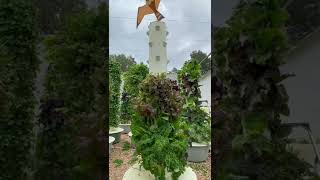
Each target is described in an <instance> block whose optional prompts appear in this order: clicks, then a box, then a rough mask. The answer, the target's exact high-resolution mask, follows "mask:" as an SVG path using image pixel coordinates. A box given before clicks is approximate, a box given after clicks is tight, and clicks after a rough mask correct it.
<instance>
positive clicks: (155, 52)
mask: <svg viewBox="0 0 320 180" xmlns="http://www.w3.org/2000/svg"><path fill="white" fill-rule="evenodd" d="M168 34H169V33H168V32H167V28H166V25H165V23H164V22H161V21H155V22H152V23H150V25H149V31H148V32H147V35H148V36H149V60H148V64H149V68H150V73H151V74H158V73H166V72H167V65H168V63H169V60H168V58H167V35H168Z"/></svg>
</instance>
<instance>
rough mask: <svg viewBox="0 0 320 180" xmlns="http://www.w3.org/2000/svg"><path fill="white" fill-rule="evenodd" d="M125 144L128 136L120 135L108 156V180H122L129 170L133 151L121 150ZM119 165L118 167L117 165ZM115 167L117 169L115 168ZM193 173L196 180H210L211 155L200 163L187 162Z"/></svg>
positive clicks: (128, 140)
mask: <svg viewBox="0 0 320 180" xmlns="http://www.w3.org/2000/svg"><path fill="white" fill-rule="evenodd" d="M125 142H129V143H131V141H130V138H129V136H128V134H122V135H121V141H120V143H118V144H114V145H113V149H112V152H111V153H110V156H109V180H122V177H123V175H124V174H125V172H126V171H127V170H128V169H129V168H130V166H131V165H130V164H129V161H130V160H131V157H132V155H133V153H134V149H132V148H130V149H129V150H123V149H122V148H123V145H124V143H125ZM115 160H117V161H119V160H122V161H123V162H122V164H121V163H118V164H117V163H116V162H117V161H116V162H114V161H115ZM119 164H120V165H119ZM116 166H117V167H116ZM188 166H190V167H191V168H192V169H193V171H194V172H195V173H196V174H197V178H198V180H210V179H211V178H210V177H211V154H210V153H209V158H208V159H207V161H205V162H202V163H190V162H188Z"/></svg>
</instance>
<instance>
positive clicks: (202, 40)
mask: <svg viewBox="0 0 320 180" xmlns="http://www.w3.org/2000/svg"><path fill="white" fill-rule="evenodd" d="M121 38H123V37H121ZM110 39H116V38H115V37H114V38H112V37H111V38H110ZM126 39H140V38H138V37H126ZM167 41H171V42H172V41H183V40H179V39H167ZM191 41H197V42H211V39H196V40H191Z"/></svg>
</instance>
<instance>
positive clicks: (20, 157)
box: [0, 0, 39, 180]
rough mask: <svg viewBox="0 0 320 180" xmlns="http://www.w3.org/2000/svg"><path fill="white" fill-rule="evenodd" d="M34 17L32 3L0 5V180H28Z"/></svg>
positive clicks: (6, 0)
mask: <svg viewBox="0 0 320 180" xmlns="http://www.w3.org/2000/svg"><path fill="white" fill-rule="evenodd" d="M35 17H36V14H35V8H34V6H33V2H32V1H24V0H1V1H0V22H1V28H0V79H1V85H0V96H1V97H0V98H1V99H0V101H1V102H0V104H1V105H0V106H1V109H0V111H1V112H0V113H1V115H0V124H1V126H0V149H1V150H0V172H1V174H0V179H6V180H23V179H27V178H28V176H29V175H30V172H31V171H32V170H33V169H32V161H31V160H32V159H31V157H32V154H31V152H32V151H31V150H32V146H33V142H34V131H33V130H34V118H35V114H34V110H35V105H36V99H35V96H34V89H35V86H34V84H35V83H34V82H35V78H36V72H37V69H38V66H39V60H38V58H37V54H36V43H37V39H38V37H37V35H38V32H37V27H36V21H35Z"/></svg>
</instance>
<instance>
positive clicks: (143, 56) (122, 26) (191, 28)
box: [109, 0, 211, 70]
mask: <svg viewBox="0 0 320 180" xmlns="http://www.w3.org/2000/svg"><path fill="white" fill-rule="evenodd" d="M144 3H145V1H144V0H129V1H128V0H109V5H110V12H109V15H110V18H109V29H110V32H109V37H110V40H109V41H110V42H109V45H110V54H120V53H123V54H126V55H131V56H133V57H135V59H136V61H137V62H144V63H146V62H147V59H148V56H149V49H148V48H149V46H148V36H147V35H146V32H147V31H148V25H149V23H150V22H152V21H155V20H156V18H155V16H154V15H153V14H152V15H148V16H146V17H145V18H144V20H143V21H142V23H141V24H140V26H139V28H138V29H136V16H137V9H138V7H139V6H142V5H144ZM159 11H160V12H161V13H162V14H163V15H164V16H165V19H163V20H162V21H164V22H165V23H166V25H167V29H168V31H169V35H168V38H167V43H168V46H167V48H168V49H167V51H168V59H169V60H170V63H169V64H168V70H171V69H172V68H173V67H176V68H181V66H182V65H183V63H184V61H186V60H188V59H190V53H191V52H192V51H194V50H202V51H204V52H206V53H209V52H210V50H211V24H210V23H211V21H210V19H211V0H188V1H184V0H162V1H161V3H160V6H159Z"/></svg>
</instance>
